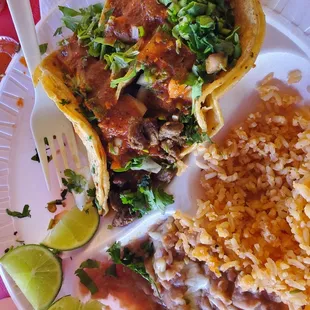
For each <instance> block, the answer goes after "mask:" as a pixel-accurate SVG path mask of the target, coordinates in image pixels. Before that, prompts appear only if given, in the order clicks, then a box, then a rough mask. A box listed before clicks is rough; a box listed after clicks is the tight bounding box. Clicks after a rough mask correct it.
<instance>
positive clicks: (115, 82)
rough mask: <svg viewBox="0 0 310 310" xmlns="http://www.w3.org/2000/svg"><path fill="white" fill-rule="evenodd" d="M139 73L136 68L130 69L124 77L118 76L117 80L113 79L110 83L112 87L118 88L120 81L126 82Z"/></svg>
mask: <svg viewBox="0 0 310 310" xmlns="http://www.w3.org/2000/svg"><path fill="white" fill-rule="evenodd" d="M136 75H137V70H136V68H133V70H131V71H128V72H127V73H126V74H125V75H124V76H123V77H121V78H118V79H116V80H112V81H111V83H110V87H111V88H116V87H117V86H118V84H120V83H125V82H127V81H129V80H131V79H133V78H134V77H135V76H136Z"/></svg>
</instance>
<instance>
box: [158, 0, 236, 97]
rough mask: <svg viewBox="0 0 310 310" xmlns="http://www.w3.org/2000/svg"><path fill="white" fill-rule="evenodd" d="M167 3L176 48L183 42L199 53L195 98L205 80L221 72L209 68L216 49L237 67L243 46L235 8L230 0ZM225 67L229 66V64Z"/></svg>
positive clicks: (169, 0)
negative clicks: (209, 58)
mask: <svg viewBox="0 0 310 310" xmlns="http://www.w3.org/2000/svg"><path fill="white" fill-rule="evenodd" d="M159 2H160V3H162V4H163V5H165V6H166V7H167V13H168V19H169V21H170V22H171V23H172V25H173V29H172V30H171V33H172V35H173V36H174V37H175V39H176V40H177V42H176V50H177V52H178V51H179V50H180V47H181V43H183V44H185V45H187V47H188V48H189V49H190V50H191V51H192V52H193V53H194V54H195V55H196V62H195V64H194V66H193V72H194V73H195V75H194V80H195V81H192V83H191V84H187V83H185V84H187V85H190V86H191V87H192V99H193V100H194V99H196V98H197V97H199V96H200V95H201V89H202V85H203V83H204V82H210V81H212V80H214V78H215V75H216V73H217V72H215V73H212V74H208V73H207V72H206V63H205V61H206V59H207V58H208V57H209V55H211V54H214V53H223V54H224V56H225V57H227V63H228V66H230V67H233V66H234V64H235V63H236V61H237V59H238V58H239V57H240V56H241V54H242V50H241V45H240V40H239V35H238V31H239V28H240V27H236V26H235V20H234V19H235V18H234V12H233V9H232V6H231V3H230V1H224V0H217V1H191V0H188V1H184V0H173V1H172V0H159ZM221 70H226V68H225V66H223V67H222V68H221Z"/></svg>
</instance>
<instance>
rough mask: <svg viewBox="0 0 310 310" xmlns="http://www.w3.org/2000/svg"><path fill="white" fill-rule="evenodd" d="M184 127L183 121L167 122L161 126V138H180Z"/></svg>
mask: <svg viewBox="0 0 310 310" xmlns="http://www.w3.org/2000/svg"><path fill="white" fill-rule="evenodd" d="M183 128H184V125H183V124H182V123H179V122H167V123H165V124H164V125H162V126H161V127H160V130H159V140H161V141H162V140H164V139H172V140H175V138H178V137H179V136H180V135H181V133H182V131H183Z"/></svg>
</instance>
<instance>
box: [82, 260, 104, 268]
mask: <svg viewBox="0 0 310 310" xmlns="http://www.w3.org/2000/svg"><path fill="white" fill-rule="evenodd" d="M99 267H100V263H99V262H98V261H96V260H93V259H87V260H86V261H84V262H83V263H82V264H81V265H80V267H79V268H99Z"/></svg>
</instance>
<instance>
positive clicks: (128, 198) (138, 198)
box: [120, 176, 174, 217]
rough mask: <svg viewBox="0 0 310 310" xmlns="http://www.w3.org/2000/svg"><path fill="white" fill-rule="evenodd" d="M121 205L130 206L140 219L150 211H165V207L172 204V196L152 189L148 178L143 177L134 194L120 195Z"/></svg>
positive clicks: (126, 192) (160, 190)
mask: <svg viewBox="0 0 310 310" xmlns="http://www.w3.org/2000/svg"><path fill="white" fill-rule="evenodd" d="M120 198H121V201H122V203H123V204H125V205H130V206H131V211H132V212H137V213H138V215H139V217H142V216H143V215H145V214H146V213H148V212H150V211H151V210H155V209H160V210H161V211H163V212H164V211H165V208H166V206H168V205H170V204H172V203H173V202H174V199H173V196H172V195H169V194H167V193H166V192H165V191H164V190H162V189H160V188H152V187H151V184H150V177H149V176H144V177H143V178H142V180H141V182H140V183H139V184H138V189H137V191H136V192H131V191H125V192H123V193H121V194H120Z"/></svg>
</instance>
